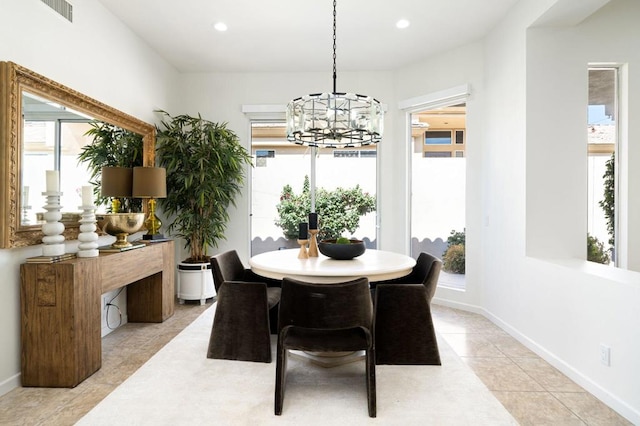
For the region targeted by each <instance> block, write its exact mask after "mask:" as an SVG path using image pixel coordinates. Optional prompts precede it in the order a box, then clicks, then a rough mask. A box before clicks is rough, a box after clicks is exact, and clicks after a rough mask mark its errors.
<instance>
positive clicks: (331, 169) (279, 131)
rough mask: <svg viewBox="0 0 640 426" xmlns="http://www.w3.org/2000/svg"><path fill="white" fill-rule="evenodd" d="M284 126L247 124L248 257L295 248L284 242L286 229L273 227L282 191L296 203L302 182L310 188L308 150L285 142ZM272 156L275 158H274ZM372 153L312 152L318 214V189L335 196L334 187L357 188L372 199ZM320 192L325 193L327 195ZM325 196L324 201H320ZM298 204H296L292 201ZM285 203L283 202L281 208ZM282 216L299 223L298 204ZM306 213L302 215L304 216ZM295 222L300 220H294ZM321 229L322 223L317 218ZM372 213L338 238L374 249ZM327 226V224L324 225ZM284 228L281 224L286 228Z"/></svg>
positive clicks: (292, 241) (368, 150)
mask: <svg viewBox="0 0 640 426" xmlns="http://www.w3.org/2000/svg"><path fill="white" fill-rule="evenodd" d="M285 132H286V126H285V123H283V122H277V121H272V122H267V121H254V122H252V124H251V147H252V148H251V149H252V153H253V155H254V156H255V166H256V167H253V168H251V254H252V255H256V254H259V253H263V252H265V251H270V250H278V249H282V248H296V247H298V248H299V246H298V244H297V241H296V239H295V238H289V239H287V238H285V230H284V229H283V228H282V227H281V226H279V225H278V224H277V221H278V220H279V219H280V216H279V213H278V210H277V206H278V204H283V203H282V201H283V199H286V198H287V196H283V189H284V187H285V186H286V185H289V186H290V189H291V193H288V195H291V194H292V196H291V198H290V199H296V200H297V199H298V198H297V197H298V196H301V195H302V193H303V191H304V190H305V177H307V178H308V180H307V182H308V184H310V183H311V182H310V178H311V163H312V155H313V152H314V151H313V150H312V149H311V148H309V147H307V146H301V145H296V144H293V143H290V142H288V141H287V139H286V133H285ZM276 151H277V155H276ZM376 152H377V151H376V149H375V148H372V147H370V146H367V147H363V148H353V149H328V148H325V149H317V151H316V154H315V158H314V162H315V170H316V185H315V186H316V189H317V190H316V207H317V209H316V210H317V211H318V212H320V209H321V208H325V209H327V207H326V206H320V203H319V201H320V195H319V193H320V192H321V191H320V189H323V190H326V191H329V192H331V191H335V190H336V189H337V188H338V187H340V188H342V189H345V190H350V189H354V188H356V187H359V188H360V190H361V191H362V193H363V194H364V195H366V196H367V197H368V196H373V197H375V194H376V187H377V182H376V178H377V167H376V166H377V164H376V162H377V155H376ZM326 191H325V192H326ZM327 199H328V197H326V196H324V198H323V200H325V201H326V200H327ZM296 203H297V201H296ZM284 204H286V203H284ZM285 209H290V210H288V211H287V212H285V213H284V214H283V218H284V222H287V223H289V224H290V223H291V222H292V221H293V220H294V219H295V221H296V223H295V226H296V228H295V229H296V233H297V225H298V223H297V221H298V220H300V221H302V220H303V219H304V218H303V217H300V211H299V209H298V208H297V204H295V203H293V202H292V203H291V204H290V205H289V206H287V207H285ZM307 213H308V212H305V213H304V214H307ZM299 217H300V219H298V218H299ZM318 220H319V225H320V228H322V220H323V218H322V217H321V216H320V215H319V217H318ZM376 220H377V218H376V212H375V211H373V212H370V213H367V214H364V215H361V216H360V219H359V224H358V227H357V229H355V231H354V233H353V234H350V233H349V231H344V232H343V236H345V237H353V238H358V239H362V240H364V241H365V244H366V245H367V247H368V248H375V247H376V244H377V243H376V237H377V236H376V229H377V228H376ZM327 222H328V223H329V222H330V221H327ZM285 227H286V224H285Z"/></svg>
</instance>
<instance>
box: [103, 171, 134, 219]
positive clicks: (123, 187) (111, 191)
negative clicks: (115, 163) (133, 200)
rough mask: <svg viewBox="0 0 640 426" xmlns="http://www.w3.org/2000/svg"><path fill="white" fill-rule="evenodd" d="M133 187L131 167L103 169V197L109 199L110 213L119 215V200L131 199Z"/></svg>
mask: <svg viewBox="0 0 640 426" xmlns="http://www.w3.org/2000/svg"><path fill="white" fill-rule="evenodd" d="M132 185H133V169H132V168H131V167H103V168H102V187H101V189H100V193H101V194H102V196H103V197H111V198H112V200H111V213H119V212H120V206H121V205H122V203H121V202H120V200H119V199H120V198H123V197H131V187H132Z"/></svg>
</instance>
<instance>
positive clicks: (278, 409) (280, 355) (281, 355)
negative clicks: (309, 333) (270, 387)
mask: <svg viewBox="0 0 640 426" xmlns="http://www.w3.org/2000/svg"><path fill="white" fill-rule="evenodd" d="M283 346H284V345H282V344H281V343H280V341H279V340H278V348H277V351H276V391H275V395H274V397H275V398H274V399H275V400H274V412H275V414H276V416H279V415H281V414H282V406H283V404H284V385H285V380H286V373H287V349H286V348H284V347H283Z"/></svg>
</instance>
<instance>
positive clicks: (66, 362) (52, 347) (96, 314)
mask: <svg viewBox="0 0 640 426" xmlns="http://www.w3.org/2000/svg"><path fill="white" fill-rule="evenodd" d="M20 275H21V286H20V304H21V310H22V312H21V343H22V385H23V386H46V387H75V386H76V385H78V384H79V383H80V382H82V381H83V380H84V379H86V378H87V377H89V376H90V375H92V374H93V373H95V372H96V371H98V370H99V369H100V367H101V365H102V338H101V335H100V334H101V331H100V327H101V318H100V315H101V301H100V300H101V295H102V294H103V293H106V292H108V291H111V290H115V289H118V288H120V287H123V286H127V315H128V320H129V322H162V321H164V320H166V319H167V318H169V317H171V316H172V315H173V309H174V297H175V291H174V276H175V260H174V243H173V241H168V242H162V243H156V244H152V245H149V246H146V247H143V248H139V249H134V250H129V251H124V252H121V253H109V254H100V256H99V257H93V258H76V259H73V260H68V261H63V262H58V263H52V264H34V263H25V264H22V265H20Z"/></svg>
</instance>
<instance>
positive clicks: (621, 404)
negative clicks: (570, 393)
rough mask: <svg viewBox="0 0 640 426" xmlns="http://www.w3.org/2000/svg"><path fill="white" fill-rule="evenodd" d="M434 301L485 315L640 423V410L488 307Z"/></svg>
mask: <svg viewBox="0 0 640 426" xmlns="http://www.w3.org/2000/svg"><path fill="white" fill-rule="evenodd" d="M433 303H434V304H437V305H442V306H447V307H450V308H454V309H460V310H463V311H467V312H473V313H476V314H479V315H482V316H484V317H485V318H487V319H488V320H490V321H491V322H493V323H494V324H495V325H497V326H498V327H500V328H501V329H503V330H504V331H506V332H507V333H508V334H509V335H511V336H512V337H513V338H514V339H516V340H517V341H518V342H520V343H522V344H523V345H524V346H526V347H527V348H528V349H529V350H531V351H532V352H534V353H535V354H536V355H538V356H539V357H540V358H542V359H544V360H545V361H546V362H548V363H549V364H551V365H552V366H553V367H554V368H556V369H557V370H558V371H560V372H561V373H562V374H564V375H565V376H567V377H569V378H570V379H571V380H573V381H574V382H575V383H577V384H578V385H580V386H582V387H583V388H584V389H585V390H586V391H587V392H589V393H590V394H592V395H593V396H595V397H596V398H598V399H599V400H600V401H602V402H603V403H605V404H606V405H607V406H609V407H611V408H612V409H613V410H615V411H616V412H617V413H618V414H620V415H621V416H622V417H624V418H626V419H627V420H629V421H630V422H631V423H633V424H638V425H640V411H638V410H636V409H635V408H634V407H632V406H631V405H629V404H628V403H626V402H625V401H623V400H622V399H620V398H618V397H617V396H616V395H614V394H612V393H611V392H609V391H608V390H606V389H605V388H603V387H602V386H600V385H599V384H598V383H596V382H594V381H593V380H592V379H590V378H589V377H587V376H585V375H584V374H583V373H581V372H580V371H578V370H576V369H575V368H573V367H572V366H571V365H570V364H568V363H566V362H565V361H563V360H562V359H560V358H558V357H557V356H556V355H555V354H553V353H551V352H549V351H548V350H547V349H545V348H544V347H542V346H541V345H539V344H538V343H537V342H535V341H533V340H531V339H530V338H529V337H527V336H525V335H524V334H522V333H520V331H518V330H517V329H515V328H514V327H512V326H510V325H509V324H508V323H506V322H505V321H503V320H502V319H501V318H499V317H498V316H496V315H493V314H492V313H491V312H489V311H487V310H486V309H484V308H482V307H480V306H477V305H470V304H466V303H460V302H456V301H451V300H446V299H439V298H434V299H433Z"/></svg>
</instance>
